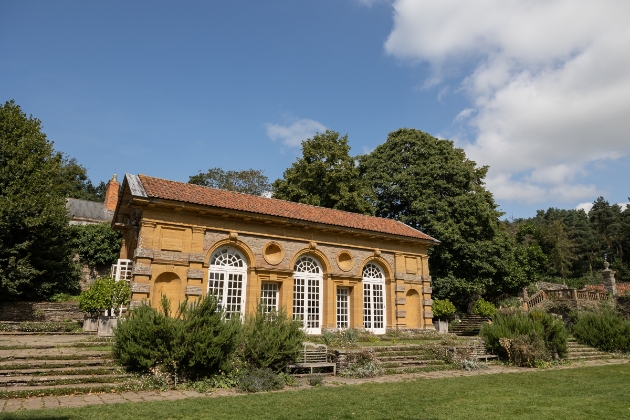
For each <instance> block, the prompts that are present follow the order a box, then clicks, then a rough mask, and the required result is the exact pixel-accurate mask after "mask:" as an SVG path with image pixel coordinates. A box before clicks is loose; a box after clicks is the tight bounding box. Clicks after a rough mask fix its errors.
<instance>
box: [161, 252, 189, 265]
mask: <svg viewBox="0 0 630 420" xmlns="http://www.w3.org/2000/svg"><path fill="white" fill-rule="evenodd" d="M153 259H154V260H160V261H168V262H172V263H174V264H188V254H187V253H184V252H175V251H153Z"/></svg>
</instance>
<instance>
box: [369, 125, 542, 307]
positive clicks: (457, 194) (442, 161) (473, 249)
mask: <svg viewBox="0 0 630 420" xmlns="http://www.w3.org/2000/svg"><path fill="white" fill-rule="evenodd" d="M359 167H360V171H361V177H362V178H363V180H364V181H365V182H366V183H367V185H369V186H370V188H371V189H372V192H373V194H374V197H375V198H374V201H373V204H374V207H375V208H376V215H377V216H381V217H387V218H391V219H396V220H399V221H401V222H403V223H405V224H407V225H409V226H411V227H413V228H415V229H418V230H420V231H422V232H425V233H427V234H428V235H430V236H432V237H434V238H436V239H438V240H439V241H441V244H440V245H439V246H437V247H434V248H432V249H431V251H430V259H429V266H430V271H431V275H432V277H433V285H434V289H435V295H436V296H437V297H439V298H448V299H450V300H451V301H453V302H455V303H456V304H457V305H458V306H459V307H460V308H462V307H464V306H466V305H467V304H469V303H471V302H472V301H474V300H475V299H476V297H478V296H481V295H484V294H488V295H490V296H491V297H493V296H498V295H500V294H503V293H515V292H517V291H519V290H520V289H521V288H522V287H524V286H525V285H527V284H528V283H529V282H530V281H531V280H530V279H528V278H527V270H528V269H529V268H528V267H529V266H530V265H531V264H534V265H535V264H537V260H536V258H535V255H533V254H532V252H531V251H532V250H529V249H528V248H524V249H521V250H520V251H519V252H518V253H515V252H513V250H514V245H515V244H514V242H513V241H512V240H511V239H510V237H509V235H508V234H507V232H506V230H505V228H504V227H503V226H502V224H501V222H500V220H499V217H500V216H501V215H502V213H501V212H500V211H498V210H497V207H498V206H497V204H496V203H495V202H494V199H493V197H492V194H491V193H490V192H489V191H488V190H486V189H485V188H484V178H485V176H486V172H487V170H488V168H487V167H485V166H483V167H478V166H477V165H476V164H475V162H473V161H471V160H470V159H468V158H467V157H466V155H465V153H464V151H463V150H462V149H459V148H456V147H454V146H453V142H452V141H449V140H439V139H437V138H435V137H432V136H431V135H429V134H427V133H424V132H422V131H419V130H414V129H406V128H405V129H399V130H397V131H394V132H392V133H390V134H389V136H388V138H387V141H386V142H385V143H383V144H381V145H380V146H378V147H377V148H376V149H375V150H374V151H373V152H372V153H370V154H368V155H364V156H362V157H361V158H360V166H359Z"/></svg>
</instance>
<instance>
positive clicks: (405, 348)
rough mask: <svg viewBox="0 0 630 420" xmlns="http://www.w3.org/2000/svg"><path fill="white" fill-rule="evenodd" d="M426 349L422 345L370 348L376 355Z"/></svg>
mask: <svg viewBox="0 0 630 420" xmlns="http://www.w3.org/2000/svg"><path fill="white" fill-rule="evenodd" d="M425 348H426V346H423V345H420V344H401V345H397V346H373V347H370V348H369V350H370V351H372V352H374V353H382V352H387V351H399V350H406V351H412V350H422V349H425Z"/></svg>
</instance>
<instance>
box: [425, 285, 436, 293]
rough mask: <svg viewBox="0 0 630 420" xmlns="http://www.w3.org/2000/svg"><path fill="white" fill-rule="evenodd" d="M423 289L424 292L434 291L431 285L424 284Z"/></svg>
mask: <svg viewBox="0 0 630 420" xmlns="http://www.w3.org/2000/svg"><path fill="white" fill-rule="evenodd" d="M422 291H423V292H424V293H433V289H432V288H431V287H430V286H424V287H423V288H422Z"/></svg>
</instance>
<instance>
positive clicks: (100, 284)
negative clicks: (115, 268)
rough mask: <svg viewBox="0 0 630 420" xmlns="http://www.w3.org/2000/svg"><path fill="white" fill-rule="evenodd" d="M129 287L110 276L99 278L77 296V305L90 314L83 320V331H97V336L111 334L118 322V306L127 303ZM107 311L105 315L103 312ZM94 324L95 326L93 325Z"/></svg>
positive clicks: (129, 296)
mask: <svg viewBox="0 0 630 420" xmlns="http://www.w3.org/2000/svg"><path fill="white" fill-rule="evenodd" d="M130 299H131V289H130V288H129V285H128V284H127V282H126V281H116V280H114V279H113V278H111V277H105V278H100V279H97V280H95V281H94V284H92V286H91V287H90V288H89V289H88V290H85V291H84V292H81V295H80V296H79V307H80V308H81V310H82V311H84V312H86V313H88V314H89V315H90V317H89V318H86V320H87V326H86V322H85V321H84V323H83V325H84V327H83V330H84V331H97V335H99V336H111V335H112V334H113V327H114V326H116V325H117V323H118V317H119V315H120V308H121V307H122V306H123V305H127V304H129V301H130ZM106 311H107V313H108V314H107V315H106V314H105V312H106ZM94 324H96V328H94V327H95V325H94Z"/></svg>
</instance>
